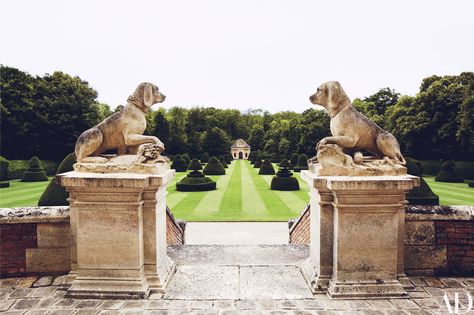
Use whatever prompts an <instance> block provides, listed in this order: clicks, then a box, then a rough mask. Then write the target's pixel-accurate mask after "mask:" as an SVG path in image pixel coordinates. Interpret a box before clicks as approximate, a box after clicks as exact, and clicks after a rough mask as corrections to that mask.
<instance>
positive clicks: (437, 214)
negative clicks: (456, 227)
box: [406, 205, 474, 221]
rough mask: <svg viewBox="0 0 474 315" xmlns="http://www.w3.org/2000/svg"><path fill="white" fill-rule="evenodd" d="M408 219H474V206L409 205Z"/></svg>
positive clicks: (407, 208) (407, 210) (407, 209)
mask: <svg viewBox="0 0 474 315" xmlns="http://www.w3.org/2000/svg"><path fill="white" fill-rule="evenodd" d="M406 218H407V220H408V221H432V220H436V221H439V220H450V221H456V220H464V221H466V220H474V206H418V205H407V207H406Z"/></svg>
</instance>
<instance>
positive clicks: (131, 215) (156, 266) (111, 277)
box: [59, 170, 174, 298]
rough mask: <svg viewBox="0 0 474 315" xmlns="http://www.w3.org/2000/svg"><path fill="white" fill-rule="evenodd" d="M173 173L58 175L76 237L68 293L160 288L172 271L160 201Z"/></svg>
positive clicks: (135, 293)
mask: <svg viewBox="0 0 474 315" xmlns="http://www.w3.org/2000/svg"><path fill="white" fill-rule="evenodd" d="M173 176H174V171H172V170H167V171H164V172H163V173H162V174H160V175H145V174H130V173H124V174H94V173H78V172H69V173H65V174H61V175H60V177H59V178H60V181H61V184H62V185H63V186H64V187H66V189H67V190H68V191H69V192H70V195H71V196H72V198H71V199H70V204H71V214H72V216H71V217H72V218H73V220H72V221H71V230H72V231H73V232H72V233H73V234H75V235H73V238H75V241H76V243H75V246H74V245H73V246H72V248H73V249H74V248H76V253H75V254H76V255H74V254H72V256H73V257H74V256H76V257H75V258H76V259H75V264H76V265H75V269H76V270H75V277H74V270H72V273H71V277H70V279H71V280H72V284H71V286H70V287H69V289H68V291H67V295H68V296H70V297H76V298H145V297H147V296H148V295H149V293H150V291H157V292H162V291H163V287H164V286H165V285H166V281H167V278H168V277H169V275H170V273H171V272H172V271H173V263H172V262H171V260H170V258H169V257H168V256H167V255H166V201H165V190H166V184H167V183H168V182H169V181H170V180H171V179H172V178H173ZM73 263H74V260H73ZM72 267H74V265H73V266H72Z"/></svg>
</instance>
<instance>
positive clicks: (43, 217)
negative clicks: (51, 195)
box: [0, 206, 69, 224]
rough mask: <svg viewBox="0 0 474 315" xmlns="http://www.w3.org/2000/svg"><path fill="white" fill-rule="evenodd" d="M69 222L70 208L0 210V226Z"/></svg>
mask: <svg viewBox="0 0 474 315" xmlns="http://www.w3.org/2000/svg"><path fill="white" fill-rule="evenodd" d="M54 222H69V206H59V207H21V208H0V224H18V223H54Z"/></svg>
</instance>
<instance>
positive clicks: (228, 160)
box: [224, 153, 234, 164]
mask: <svg viewBox="0 0 474 315" xmlns="http://www.w3.org/2000/svg"><path fill="white" fill-rule="evenodd" d="M224 158H225V161H226V163H227V164H230V163H232V161H233V160H234V158H233V157H232V154H230V153H226V154H225V155H224Z"/></svg>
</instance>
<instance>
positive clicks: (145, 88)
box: [129, 82, 166, 108]
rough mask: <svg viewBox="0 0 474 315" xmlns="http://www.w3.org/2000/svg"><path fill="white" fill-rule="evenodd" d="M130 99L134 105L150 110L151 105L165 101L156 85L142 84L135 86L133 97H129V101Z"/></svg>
mask: <svg viewBox="0 0 474 315" xmlns="http://www.w3.org/2000/svg"><path fill="white" fill-rule="evenodd" d="M131 99H132V100H133V101H134V102H135V103H136V102H138V103H141V104H143V105H145V106H146V107H147V108H150V107H151V106H153V104H156V103H162V102H163V101H164V100H165V99H166V96H165V95H163V94H162V93H161V92H160V91H159V89H158V87H157V86H156V85H154V84H152V83H149V82H143V83H140V84H139V85H138V86H137V88H136V89H135V92H133V95H131V96H130V98H129V101H130V100H131Z"/></svg>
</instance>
